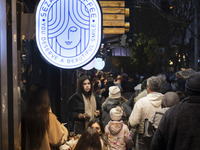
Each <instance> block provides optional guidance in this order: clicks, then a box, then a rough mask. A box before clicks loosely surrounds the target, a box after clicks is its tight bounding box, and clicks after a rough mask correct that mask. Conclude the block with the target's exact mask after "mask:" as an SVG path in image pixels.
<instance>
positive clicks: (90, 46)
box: [36, 0, 102, 69]
mask: <svg viewBox="0 0 200 150" xmlns="http://www.w3.org/2000/svg"><path fill="white" fill-rule="evenodd" d="M101 21H102V18H101V10H100V7H99V4H98V2H97V1H96V0H41V1H40V2H39V4H38V7H37V12H36V41H37V45H38V48H39V50H40V52H41V54H42V56H43V57H44V58H45V59H46V60H47V61H48V62H49V63H51V64H53V65H55V66H57V67H59V68H64V69H73V68H78V67H81V66H83V65H85V64H87V63H88V62H90V61H91V60H92V59H93V58H94V56H95V54H96V53H97V51H98V49H99V46H100V43H101V32H102V29H101V27H102V22H101Z"/></svg>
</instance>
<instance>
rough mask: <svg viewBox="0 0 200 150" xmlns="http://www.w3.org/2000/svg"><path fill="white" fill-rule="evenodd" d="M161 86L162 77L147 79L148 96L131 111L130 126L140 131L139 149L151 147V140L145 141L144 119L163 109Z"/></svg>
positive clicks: (140, 100) (144, 149)
mask: <svg viewBox="0 0 200 150" xmlns="http://www.w3.org/2000/svg"><path fill="white" fill-rule="evenodd" d="M160 86H161V79H160V78H159V77H155V76H152V77H150V78H148V79H147V93H148V94H147V96H145V97H143V98H141V99H139V100H138V101H137V102H136V103H135V105H134V108H133V111H132V112H131V115H130V117H129V123H130V126H131V127H133V128H136V130H137V133H138V140H137V141H136V146H137V145H138V148H137V149H139V150H147V149H149V147H150V146H149V145H150V144H149V141H148V142H147V143H145V142H144V138H143V130H144V120H145V119H150V117H151V116H152V115H153V114H154V113H155V112H156V111H158V110H160V109H161V101H162V98H163V94H161V93H159V91H160Z"/></svg>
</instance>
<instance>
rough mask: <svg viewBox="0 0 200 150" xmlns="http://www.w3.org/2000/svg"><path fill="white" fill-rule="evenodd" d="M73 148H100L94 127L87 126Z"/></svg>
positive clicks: (94, 149) (78, 149)
mask: <svg viewBox="0 0 200 150" xmlns="http://www.w3.org/2000/svg"><path fill="white" fill-rule="evenodd" d="M74 150H101V142H100V137H99V135H98V133H97V131H96V129H94V128H92V127H87V128H86V130H85V131H84V132H83V133H82V135H81V137H80V139H79V141H78V143H77V145H76V147H75V149H74Z"/></svg>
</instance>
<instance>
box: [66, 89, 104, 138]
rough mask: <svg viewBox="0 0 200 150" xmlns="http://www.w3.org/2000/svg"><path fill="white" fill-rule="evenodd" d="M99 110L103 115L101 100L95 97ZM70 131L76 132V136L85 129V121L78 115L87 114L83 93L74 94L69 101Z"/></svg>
mask: <svg viewBox="0 0 200 150" xmlns="http://www.w3.org/2000/svg"><path fill="white" fill-rule="evenodd" d="M95 99H96V104H97V110H99V111H100V113H101V103H100V98H99V97H98V96H96V95H95ZM67 107H68V110H67V115H68V130H69V131H70V132H74V133H75V134H81V133H82V131H83V130H84V129H85V120H84V119H79V118H78V114H80V113H82V114H84V113H85V104H84V100H83V96H82V94H81V92H76V93H75V94H73V95H72V96H71V97H70V99H69V101H68V105H67Z"/></svg>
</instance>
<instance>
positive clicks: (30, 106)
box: [21, 84, 68, 150]
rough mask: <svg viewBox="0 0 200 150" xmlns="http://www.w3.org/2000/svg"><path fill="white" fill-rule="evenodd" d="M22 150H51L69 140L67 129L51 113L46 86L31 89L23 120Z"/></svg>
mask: <svg viewBox="0 0 200 150" xmlns="http://www.w3.org/2000/svg"><path fill="white" fill-rule="evenodd" d="M21 133H22V134H21V136H22V150H51V149H52V147H55V146H60V145H61V144H63V143H64V142H65V141H66V140H67V136H68V131H67V129H66V128H65V127H64V126H63V125H62V124H61V123H60V122H59V121H58V120H57V118H56V116H55V115H54V114H53V113H52V112H51V106H50V98H49V93H48V90H47V88H46V87H45V86H42V85H39V84H35V85H33V86H32V87H31V88H30V92H29V95H28V99H27V105H26V107H25V109H24V111H23V112H22V120H21Z"/></svg>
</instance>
